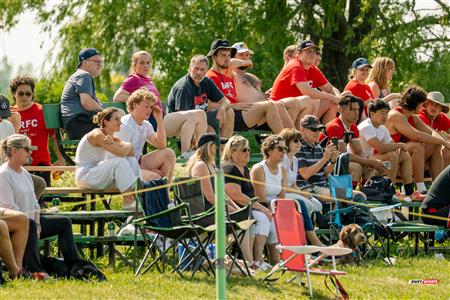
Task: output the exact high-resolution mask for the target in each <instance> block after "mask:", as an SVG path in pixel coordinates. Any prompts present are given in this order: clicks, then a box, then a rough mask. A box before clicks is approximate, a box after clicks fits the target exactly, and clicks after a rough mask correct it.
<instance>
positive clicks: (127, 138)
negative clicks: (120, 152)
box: [116, 114, 155, 160]
mask: <svg viewBox="0 0 450 300" xmlns="http://www.w3.org/2000/svg"><path fill="white" fill-rule="evenodd" d="M120 120H121V121H122V125H120V131H119V132H117V133H116V135H117V136H118V137H119V138H120V139H122V141H124V142H127V143H131V144H132V145H133V149H134V157H136V159H137V160H139V158H140V157H141V155H142V151H143V150H144V145H145V142H146V141H148V140H149V139H150V137H151V136H152V135H154V134H155V130H154V129H153V126H152V124H150V122H149V121H147V120H144V122H142V125H138V124H137V123H136V121H135V120H134V118H133V117H132V116H131V114H128V115H125V116H123V117H122V118H121V119H120Z"/></svg>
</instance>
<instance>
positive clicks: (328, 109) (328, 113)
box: [317, 100, 338, 124]
mask: <svg viewBox="0 0 450 300" xmlns="http://www.w3.org/2000/svg"><path fill="white" fill-rule="evenodd" d="M318 101H319V112H318V114H317V117H318V118H319V119H320V120H321V121H322V124H327V123H328V122H330V121H331V120H333V119H334V118H336V113H337V111H338V106H337V104H336V103H334V102H331V101H329V100H318Z"/></svg>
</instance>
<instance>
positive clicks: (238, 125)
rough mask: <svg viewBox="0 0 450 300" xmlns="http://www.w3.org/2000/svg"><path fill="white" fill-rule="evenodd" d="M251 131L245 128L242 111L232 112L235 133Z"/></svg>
mask: <svg viewBox="0 0 450 300" xmlns="http://www.w3.org/2000/svg"><path fill="white" fill-rule="evenodd" d="M249 129H251V128H250V127H248V126H247V124H246V123H245V121H244V116H243V115H242V110H234V130H235V131H247V130H249Z"/></svg>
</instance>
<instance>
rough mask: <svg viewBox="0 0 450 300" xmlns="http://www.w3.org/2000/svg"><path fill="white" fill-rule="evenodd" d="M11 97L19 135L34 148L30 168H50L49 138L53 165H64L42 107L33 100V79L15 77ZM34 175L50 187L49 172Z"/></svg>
mask: <svg viewBox="0 0 450 300" xmlns="http://www.w3.org/2000/svg"><path fill="white" fill-rule="evenodd" d="M9 87H10V90H11V94H12V95H13V98H14V101H15V106H13V107H12V110H14V111H17V112H18V113H19V114H20V119H21V122H20V124H21V126H20V130H19V133H20V134H24V135H26V136H28V137H29V138H30V139H31V145H33V146H35V147H36V150H34V151H33V152H32V153H31V158H32V162H31V165H32V166H50V165H52V163H51V160H50V150H49V148H48V146H49V136H50V137H51V138H52V140H53V151H54V152H55V154H56V156H57V158H58V160H57V161H56V162H54V163H53V165H56V166H63V165H65V162H64V158H63V157H62V154H61V152H60V151H59V148H58V142H57V140H56V135H55V131H54V130H53V129H47V127H46V126H45V120H44V111H43V110H42V105H41V104H39V103H37V102H36V99H35V98H34V88H35V82H34V79H33V78H32V77H30V76H28V75H19V76H17V77H15V78H14V79H13V80H12V81H11V84H10V85H9ZM34 174H35V175H37V176H40V177H42V178H44V179H45V182H46V183H47V186H50V183H51V182H50V172H34Z"/></svg>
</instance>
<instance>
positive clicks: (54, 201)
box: [52, 198, 61, 207]
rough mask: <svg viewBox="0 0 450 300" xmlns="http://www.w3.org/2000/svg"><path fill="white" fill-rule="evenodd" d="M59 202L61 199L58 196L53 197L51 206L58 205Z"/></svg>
mask: <svg viewBox="0 0 450 300" xmlns="http://www.w3.org/2000/svg"><path fill="white" fill-rule="evenodd" d="M60 204H61V200H60V199H59V198H53V200H52V207H58V206H59V205H60Z"/></svg>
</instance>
